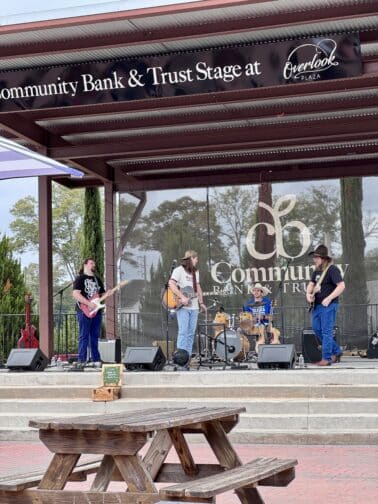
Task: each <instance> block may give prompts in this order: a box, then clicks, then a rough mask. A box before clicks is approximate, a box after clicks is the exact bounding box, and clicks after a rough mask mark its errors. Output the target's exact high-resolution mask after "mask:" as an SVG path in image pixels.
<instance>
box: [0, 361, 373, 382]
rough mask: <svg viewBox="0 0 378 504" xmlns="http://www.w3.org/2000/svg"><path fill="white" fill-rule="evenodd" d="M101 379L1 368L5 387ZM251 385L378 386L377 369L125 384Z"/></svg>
mask: <svg viewBox="0 0 378 504" xmlns="http://www.w3.org/2000/svg"><path fill="white" fill-rule="evenodd" d="M100 381H101V373H100V371H99V370H90V371H85V372H68V371H67V372H65V371H62V372H57V371H44V372H42V373H37V372H35V373H32V372H10V371H8V370H1V371H0V385H2V386H7V385H8V386H30V385H35V386H37V385H39V386H48V385H51V384H52V383H53V384H55V385H56V386H71V385H72V386H75V385H76V386H91V387H98V386H99V385H100ZM152 382H153V383H154V385H155V386H162V387H167V386H169V387H170V386H173V385H176V386H188V385H192V386H196V385H197V386H206V387H207V386H221V385H228V386H240V385H241V386H246V385H247V386H251V385H264V386H268V385H295V384H297V385H315V384H316V385H329V384H333V385H364V384H366V385H368V384H370V385H372V384H374V385H377V386H378V370H377V369H373V368H372V369H353V370H351V369H345V368H338V367H337V366H332V367H330V368H319V367H316V366H314V367H313V368H308V369H287V370H279V369H269V370H262V369H254V370H250V369H247V370H236V371H230V370H223V369H218V370H210V371H202V370H198V371H197V370H191V371H190V372H189V373H188V372H172V371H170V372H167V371H161V372H158V373H151V372H130V371H126V372H124V373H123V383H124V384H127V385H129V386H150V385H151V383H152Z"/></svg>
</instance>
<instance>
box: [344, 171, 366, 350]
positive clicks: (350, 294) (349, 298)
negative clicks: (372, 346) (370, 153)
mask: <svg viewBox="0 0 378 504" xmlns="http://www.w3.org/2000/svg"><path fill="white" fill-rule="evenodd" d="M340 187H341V212H340V218H341V241H342V246H343V262H344V263H345V264H348V265H349V269H348V271H347V273H346V279H345V280H346V285H347V288H346V289H345V293H344V295H343V303H344V304H346V305H351V306H349V307H348V308H347V309H346V310H345V320H344V327H346V328H347V330H349V328H350V329H351V330H352V331H353V334H354V335H356V336H358V338H356V340H355V342H354V343H356V344H357V343H358V342H360V343H362V342H363V344H365V343H366V334H367V333H368V329H367V327H368V323H367V310H366V304H367V303H368V294H367V286H366V273H365V257H364V256H365V238H364V231H363V217H362V200H363V193H362V178H361V177H349V178H344V179H341V180H340ZM358 305H360V306H358ZM361 305H362V306H361ZM364 305H365V306H364Z"/></svg>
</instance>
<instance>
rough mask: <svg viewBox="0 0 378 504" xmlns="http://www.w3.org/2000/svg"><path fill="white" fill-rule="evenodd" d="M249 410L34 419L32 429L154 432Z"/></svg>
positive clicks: (157, 411)
mask: <svg viewBox="0 0 378 504" xmlns="http://www.w3.org/2000/svg"><path fill="white" fill-rule="evenodd" d="M245 411H246V409H245V407H242V406H241V407H238V408H235V407H218V408H216V407H201V408H198V407H189V408H154V409H148V410H138V411H133V412H122V413H113V414H107V415H88V416H77V417H70V418H47V419H32V420H30V421H29V426H30V427H35V428H38V429H42V430H77V429H80V430H105V431H112V430H114V431H126V432H151V431H155V430H161V429H168V428H170V427H180V426H185V425H191V424H194V423H199V422H208V421H210V420H220V419H222V418H227V417H230V416H232V415H239V413H243V412H245Z"/></svg>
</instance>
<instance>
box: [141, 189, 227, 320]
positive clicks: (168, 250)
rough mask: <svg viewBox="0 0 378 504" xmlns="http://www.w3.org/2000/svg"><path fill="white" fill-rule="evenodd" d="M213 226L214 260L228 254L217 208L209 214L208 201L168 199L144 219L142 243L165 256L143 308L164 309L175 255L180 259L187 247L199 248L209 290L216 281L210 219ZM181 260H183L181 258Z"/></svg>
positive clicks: (203, 277) (202, 276) (203, 280)
mask: <svg viewBox="0 0 378 504" xmlns="http://www.w3.org/2000/svg"><path fill="white" fill-rule="evenodd" d="M208 217H209V222H210V230H211V237H210V243H211V257H212V260H213V261H217V260H220V259H225V258H227V257H228V254H227V251H226V250H225V248H224V247H223V244H222V242H221V240H220V226H219V225H218V223H217V220H216V216H215V212H214V210H212V209H210V211H209V216H208V215H207V209H206V202H205V201H197V200H193V199H192V198H190V197H189V196H184V197H182V198H180V199H178V200H175V201H164V202H163V203H161V204H160V205H159V206H158V208H157V209H156V210H152V211H151V212H150V213H149V214H148V216H146V217H145V218H144V219H143V224H142V226H141V228H140V230H139V233H140V236H141V237H143V238H141V241H142V243H141V247H144V248H145V249H147V250H157V251H159V252H160V254H161V260H160V262H159V264H158V266H157V268H156V270H155V269H153V268H152V269H151V272H150V273H151V278H150V287H149V290H146V293H145V297H144V301H143V311H145V312H146V311H148V312H155V313H156V312H159V311H160V299H161V298H160V293H161V289H162V288H163V286H164V284H165V283H166V282H167V281H168V278H169V275H170V270H171V263H172V260H173V259H178V260H179V259H180V257H182V256H183V255H184V252H185V250H189V249H191V250H196V251H197V253H198V257H199V270H200V279H201V286H202V289H203V290H204V291H206V290H207V289H208V288H209V287H210V285H211V284H212V281H211V276H210V268H209V265H208V257H209V248H208V241H209V240H208V223H207V219H208ZM178 263H180V261H178Z"/></svg>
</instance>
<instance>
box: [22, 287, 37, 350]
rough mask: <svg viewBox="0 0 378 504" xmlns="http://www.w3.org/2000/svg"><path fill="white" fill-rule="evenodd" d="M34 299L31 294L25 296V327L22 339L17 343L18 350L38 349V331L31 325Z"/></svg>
mask: <svg viewBox="0 0 378 504" xmlns="http://www.w3.org/2000/svg"><path fill="white" fill-rule="evenodd" d="M32 301H33V297H32V295H31V294H27V295H26V296H25V327H24V329H21V337H20V338H19V340H18V341H17V346H18V348H38V346H39V341H38V340H37V337H36V333H37V329H36V328H35V327H34V326H33V325H32V324H31V316H30V312H31V303H32Z"/></svg>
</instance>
